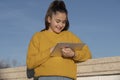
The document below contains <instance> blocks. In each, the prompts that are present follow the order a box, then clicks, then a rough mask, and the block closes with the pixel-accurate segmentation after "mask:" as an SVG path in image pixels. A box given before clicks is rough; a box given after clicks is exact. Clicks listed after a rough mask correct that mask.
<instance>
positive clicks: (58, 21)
mask: <svg viewBox="0 0 120 80" xmlns="http://www.w3.org/2000/svg"><path fill="white" fill-rule="evenodd" d="M66 19H67V16H66V14H65V13H62V12H56V14H53V15H52V17H48V22H49V23H50V26H49V29H48V30H49V31H51V32H55V33H60V32H61V31H62V30H63V29H64V28H65V25H66Z"/></svg>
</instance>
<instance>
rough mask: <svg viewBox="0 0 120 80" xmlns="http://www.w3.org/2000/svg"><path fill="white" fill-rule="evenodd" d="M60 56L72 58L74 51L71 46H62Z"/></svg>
mask: <svg viewBox="0 0 120 80" xmlns="http://www.w3.org/2000/svg"><path fill="white" fill-rule="evenodd" d="M62 56H63V57H69V58H73V57H74V56H75V52H74V51H73V50H72V49H71V48H69V47H67V48H66V47H65V48H62Z"/></svg>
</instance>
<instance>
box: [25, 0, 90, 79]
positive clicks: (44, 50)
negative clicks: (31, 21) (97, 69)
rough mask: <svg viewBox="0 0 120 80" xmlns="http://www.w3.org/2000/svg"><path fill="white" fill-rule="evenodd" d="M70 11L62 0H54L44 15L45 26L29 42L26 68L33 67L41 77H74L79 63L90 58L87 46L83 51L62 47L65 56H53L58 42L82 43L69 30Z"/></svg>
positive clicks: (36, 75)
mask: <svg viewBox="0 0 120 80" xmlns="http://www.w3.org/2000/svg"><path fill="white" fill-rule="evenodd" d="M68 29H69V20H68V12H67V9H66V6H65V3H64V2H63V1H62V0H55V1H53V2H52V3H51V4H50V6H49V8H48V10H47V13H46V16H45V29H43V30H42V31H41V32H36V33H35V34H34V35H33V37H32V39H31V41H30V44H29V47H28V54H27V62H26V63H27V68H28V69H34V71H35V75H34V76H35V77H38V80H75V79H76V69H77V66H76V62H81V61H86V60H87V59H90V58H91V53H90V50H89V48H88V46H87V45H85V46H84V47H83V48H82V49H80V50H73V49H71V48H69V47H63V48H61V55H62V56H59V57H58V56H53V57H52V56H51V52H52V51H53V49H54V47H55V45H56V44H57V43H61V42H62V43H63V42H65V43H66V42H67V43H82V42H81V40H80V39H79V38H78V37H77V36H76V35H75V34H73V33H72V32H70V31H69V30H68Z"/></svg>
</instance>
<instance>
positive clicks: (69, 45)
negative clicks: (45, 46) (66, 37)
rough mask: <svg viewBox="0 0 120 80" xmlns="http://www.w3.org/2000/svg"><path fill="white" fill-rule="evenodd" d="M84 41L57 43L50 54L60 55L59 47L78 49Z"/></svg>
mask: <svg viewBox="0 0 120 80" xmlns="http://www.w3.org/2000/svg"><path fill="white" fill-rule="evenodd" d="M84 45H85V43H57V45H56V46H55V48H54V50H53V51H52V52H51V56H61V49H62V48H64V47H68V48H71V49H73V50H80V49H82V48H83V46H84Z"/></svg>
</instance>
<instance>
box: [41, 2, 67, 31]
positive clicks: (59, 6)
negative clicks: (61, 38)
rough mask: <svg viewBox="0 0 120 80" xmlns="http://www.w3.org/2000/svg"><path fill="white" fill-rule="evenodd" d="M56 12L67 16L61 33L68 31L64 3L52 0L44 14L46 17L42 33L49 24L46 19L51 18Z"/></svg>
mask: <svg viewBox="0 0 120 80" xmlns="http://www.w3.org/2000/svg"><path fill="white" fill-rule="evenodd" d="M56 12H62V13H66V15H67V20H66V25H65V28H64V29H63V30H62V31H65V30H68V29H69V21H68V11H67V9H66V6H65V3H64V1H62V0H54V1H53V2H52V3H51V4H50V6H49V8H48V10H47V13H46V16H45V29H43V30H42V31H44V30H48V29H49V22H48V20H47V19H48V17H52V15H53V14H56Z"/></svg>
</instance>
